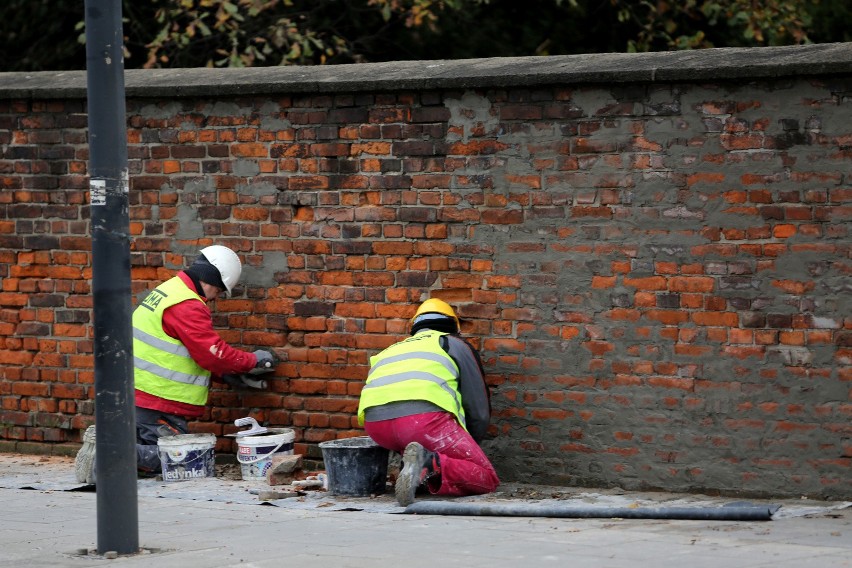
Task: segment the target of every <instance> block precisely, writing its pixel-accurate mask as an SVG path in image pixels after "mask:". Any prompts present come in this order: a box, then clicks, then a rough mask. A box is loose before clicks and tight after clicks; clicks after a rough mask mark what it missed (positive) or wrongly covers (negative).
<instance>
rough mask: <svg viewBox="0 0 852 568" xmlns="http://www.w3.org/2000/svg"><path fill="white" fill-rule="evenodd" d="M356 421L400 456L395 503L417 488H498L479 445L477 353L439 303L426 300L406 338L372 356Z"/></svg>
mask: <svg viewBox="0 0 852 568" xmlns="http://www.w3.org/2000/svg"><path fill="white" fill-rule="evenodd" d="M370 365H371V367H370V372H369V374H368V376H367V382H366V384H365V385H364V388H363V390H362V391H361V399H360V404H359V407H358V420H359V422H360V423H361V424H363V425H364V429H365V430H366V432H367V434H368V435H369V436H370V437H371V438H372V439H373V440H374V441H375V442H376V443H377V444H379V445H380V446H382V447H384V448H387V449H389V450H393V451H396V452H400V453H402V454H403V459H402V462H403V467H402V471H401V472H400V474H399V478H398V479H397V481H396V498H397V501H399V504H400V505H402V506H407V505H409V504H410V503H412V502H413V501H414V494H415V492H416V491H417V489H418V488H419V487H425V488H426V489H428V491H429V492H430V493H432V494H434V495H449V496H462V495H480V494H484V493H491V492H492V491H494V490H495V489H497V486H498V485H499V484H500V480H499V479H498V478H497V473H496V472H495V471H494V467H493V466H492V465H491V462H489V461H488V458H487V457H486V456H485V453H483V451H482V449H481V448H480V447H479V444H478V442H479V441H481V440H482V439H483V438H484V436H485V433H486V430H487V428H488V422H489V420H490V417H491V407H490V400H489V394H488V388H487V386H486V385H485V379H484V377H483V371H482V365H481V363H480V360H479V355H478V354H477V353H476V351H475V350H474V349H473V347H471V346H470V345H469V344H468V343H467V342H466V341H464V340H463V339H462V338H461V337H460V336H459V320H458V317H457V316H456V314H455V312H454V311H453V308H452V307H450V305H449V304H447V303H446V302H444V301H443V300H439V299H436V298H433V299H429V300H426V301H425V302H423V304H421V305H420V307H419V308H418V309H417V312H416V313H415V315H414V317H413V318H412V320H411V337H409V338H407V339H404V340H403V341H400V342H398V343H395V344H394V345H391V346H390V347H388V348H387V349H385V350H384V351H382V352H381V353H379V354H378V355H375V356H374V357H371V358H370Z"/></svg>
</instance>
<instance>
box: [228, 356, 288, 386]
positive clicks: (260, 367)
mask: <svg viewBox="0 0 852 568" xmlns="http://www.w3.org/2000/svg"><path fill="white" fill-rule="evenodd" d="M254 355H255V357H257V364H256V365H255V366H254V369H252V370H251V371H249V372H248V373H243V374H241V375H237V374H233V375H223V376H222V380H223V381H225V382H226V383H227V384H229V385H231V386H232V387H235V388H250V389H258V390H262V389H265V388H266V386H267V385H266V381H265V380H264V379H259V378H255V377H256V375H262V374H265V373H271V372H272V371H274V370H275V365H276V364H277V363H278V358H277V357H276V356H275V355H274V354H272V353H270V352H269V351H266V350H264V349H258V350H257V351H255V352H254Z"/></svg>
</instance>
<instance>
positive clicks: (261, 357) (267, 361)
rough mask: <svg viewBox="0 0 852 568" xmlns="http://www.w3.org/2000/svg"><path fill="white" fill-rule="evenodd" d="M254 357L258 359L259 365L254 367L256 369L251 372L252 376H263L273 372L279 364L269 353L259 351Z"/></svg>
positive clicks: (262, 350)
mask: <svg viewBox="0 0 852 568" xmlns="http://www.w3.org/2000/svg"><path fill="white" fill-rule="evenodd" d="M254 356H255V357H257V364H256V365H255V366H254V369H252V370H251V371H249V374H250V375H262V374H263V373H269V372H271V371H272V370H273V369H274V368H275V364H276V363H277V361H276V360H275V359H276V358H275V355H273V354H272V353H270V352H269V351H266V350H264V349H258V350H257V351H255V352H254Z"/></svg>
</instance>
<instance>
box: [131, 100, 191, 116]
mask: <svg viewBox="0 0 852 568" xmlns="http://www.w3.org/2000/svg"><path fill="white" fill-rule="evenodd" d="M182 110H183V105H182V104H181V103H178V102H168V103H161V104H148V105H143V106H142V108H141V109H139V114H140V115H141V116H142V117H144V118H155V119H160V120H167V119H170V118H173V117H174V116H176V115H179V114H180V113H181V112H182Z"/></svg>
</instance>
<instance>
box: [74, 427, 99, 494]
mask: <svg viewBox="0 0 852 568" xmlns="http://www.w3.org/2000/svg"><path fill="white" fill-rule="evenodd" d="M74 474H75V475H76V476H77V481H78V482H80V483H95V426H94V425H92V426H89V427H88V428H86V431H85V432H84V433H83V446H82V447H81V448H80V451H78V452H77V457H76V458H74Z"/></svg>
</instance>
